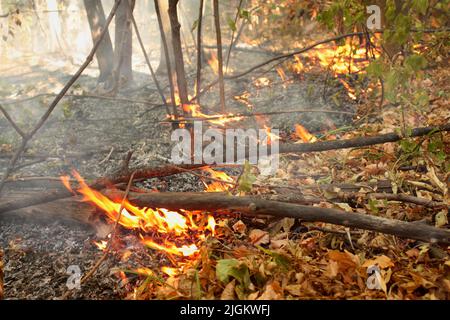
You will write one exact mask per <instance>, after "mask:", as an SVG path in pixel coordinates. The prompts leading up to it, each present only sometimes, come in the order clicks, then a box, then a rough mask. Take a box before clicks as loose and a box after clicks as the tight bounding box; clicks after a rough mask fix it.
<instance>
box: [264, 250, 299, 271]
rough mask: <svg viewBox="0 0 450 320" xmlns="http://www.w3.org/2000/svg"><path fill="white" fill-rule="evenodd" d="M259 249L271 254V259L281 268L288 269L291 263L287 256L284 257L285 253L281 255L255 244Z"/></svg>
mask: <svg viewBox="0 0 450 320" xmlns="http://www.w3.org/2000/svg"><path fill="white" fill-rule="evenodd" d="M256 247H257V248H258V249H259V250H261V251H262V252H264V253H265V254H267V255H269V256H271V257H272V258H273V261H274V262H275V263H276V264H277V265H278V266H280V267H281V268H282V269H284V270H289V266H290V264H291V262H290V260H289V258H288V257H286V256H285V255H282V254H280V253H278V252H274V251H271V250H268V249H264V248H263V247H261V246H256Z"/></svg>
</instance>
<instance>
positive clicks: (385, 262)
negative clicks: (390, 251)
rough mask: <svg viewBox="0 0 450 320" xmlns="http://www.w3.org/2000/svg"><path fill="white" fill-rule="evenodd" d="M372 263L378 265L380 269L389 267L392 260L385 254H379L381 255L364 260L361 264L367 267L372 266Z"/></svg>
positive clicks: (392, 264) (391, 265) (391, 264)
mask: <svg viewBox="0 0 450 320" xmlns="http://www.w3.org/2000/svg"><path fill="white" fill-rule="evenodd" d="M374 265H378V266H379V267H380V268H381V269H386V268H389V267H393V266H394V263H393V262H392V260H391V258H389V257H387V256H385V255H381V256H378V257H376V258H375V259H369V260H366V261H365V262H364V263H363V265H362V266H363V267H364V268H368V267H370V266H374Z"/></svg>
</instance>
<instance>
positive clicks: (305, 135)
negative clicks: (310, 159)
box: [295, 124, 317, 142]
mask: <svg viewBox="0 0 450 320" xmlns="http://www.w3.org/2000/svg"><path fill="white" fill-rule="evenodd" d="M295 134H296V135H297V137H299V138H300V139H302V140H303V142H316V141H317V138H316V137H315V136H314V135H313V134H311V133H309V131H308V130H306V128H305V127H303V126H302V125H299V124H296V125H295Z"/></svg>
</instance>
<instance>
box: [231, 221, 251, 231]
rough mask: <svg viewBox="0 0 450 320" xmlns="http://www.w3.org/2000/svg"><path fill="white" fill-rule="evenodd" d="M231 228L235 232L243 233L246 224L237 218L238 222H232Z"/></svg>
mask: <svg viewBox="0 0 450 320" xmlns="http://www.w3.org/2000/svg"><path fill="white" fill-rule="evenodd" d="M232 228H233V230H234V231H235V232H239V233H241V234H243V233H245V231H247V226H246V225H245V223H243V222H242V221H241V220H239V221H238V222H236V223H235V224H233V227H232Z"/></svg>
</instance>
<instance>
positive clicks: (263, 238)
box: [249, 229, 270, 246]
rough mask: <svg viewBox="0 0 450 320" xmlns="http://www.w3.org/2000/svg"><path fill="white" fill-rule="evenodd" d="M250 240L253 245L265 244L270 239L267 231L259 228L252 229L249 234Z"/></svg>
mask: <svg viewBox="0 0 450 320" xmlns="http://www.w3.org/2000/svg"><path fill="white" fill-rule="evenodd" d="M249 238H250V242H251V243H252V244H254V245H256V246H257V245H260V244H267V243H269V241H270V237H269V233H268V232H266V231H263V230H260V229H253V230H252V231H250V234H249Z"/></svg>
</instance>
